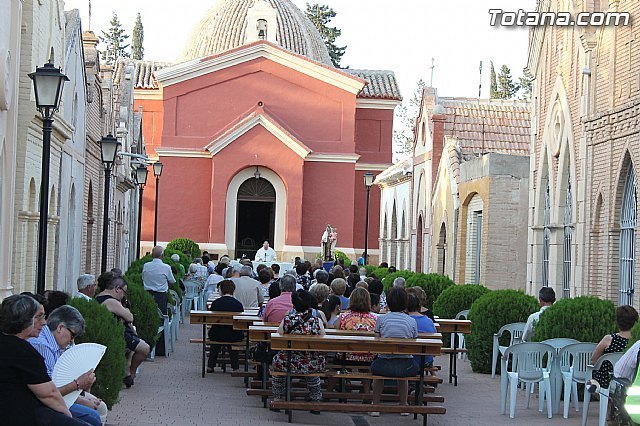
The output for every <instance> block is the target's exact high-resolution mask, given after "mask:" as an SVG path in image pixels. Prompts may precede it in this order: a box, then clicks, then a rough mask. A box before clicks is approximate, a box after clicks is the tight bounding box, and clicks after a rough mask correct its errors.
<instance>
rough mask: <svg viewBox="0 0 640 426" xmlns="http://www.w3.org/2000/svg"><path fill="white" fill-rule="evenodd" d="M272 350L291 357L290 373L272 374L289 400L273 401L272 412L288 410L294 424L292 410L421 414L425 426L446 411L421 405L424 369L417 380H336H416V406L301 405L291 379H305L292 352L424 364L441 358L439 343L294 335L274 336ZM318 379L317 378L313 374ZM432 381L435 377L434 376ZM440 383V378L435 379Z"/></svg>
mask: <svg viewBox="0 0 640 426" xmlns="http://www.w3.org/2000/svg"><path fill="white" fill-rule="evenodd" d="M270 341H271V349H273V350H279V351H285V352H287V353H288V354H289V356H288V359H287V371H285V372H272V374H273V375H274V376H275V375H282V376H284V377H285V378H286V386H285V388H286V400H285V401H272V402H271V408H274V409H286V410H287V411H288V417H289V419H288V420H289V423H291V421H292V412H293V410H315V411H339V412H366V411H379V412H386V413H405V412H408V413H413V414H414V418H415V417H417V415H418V414H422V415H423V425H426V423H427V415H428V414H444V413H445V412H446V409H445V408H444V407H442V406H427V405H422V404H423V403H424V401H423V395H424V380H425V374H424V369H420V375H419V376H418V377H410V378H397V377H384V376H377V375H372V374H365V373H355V374H354V373H348V374H346V375H344V376H343V375H342V373H341V374H338V373H336V375H335V376H336V377H337V376H340V377H354V378H357V379H374V380H375V379H382V380H387V379H388V380H417V382H418V388H417V390H416V395H415V404H416V405H414V406H399V405H396V406H390V405H382V404H368V405H364V404H345V403H331V402H315V401H314V402H301V401H292V400H291V377H293V376H305V375H303V374H295V373H292V372H291V356H290V354H291V352H292V351H312V352H352V353H353V352H356V353H361V352H370V353H377V354H395V355H419V356H421V357H422V360H421V363H422V364H424V357H425V356H426V355H439V354H440V349H441V347H442V341H441V340H440V339H422V338H418V339H388V338H381V337H372V336H362V335H357V336H351V335H326V336H307V335H292V334H283V335H281V334H278V333H273V334H271V338H270ZM314 375H316V374H314ZM317 375H318V376H323V377H326V376H327V374H326V373H317ZM431 377H433V376H431ZM435 379H437V378H435Z"/></svg>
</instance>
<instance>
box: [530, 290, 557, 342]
mask: <svg viewBox="0 0 640 426" xmlns="http://www.w3.org/2000/svg"><path fill="white" fill-rule="evenodd" d="M538 301H539V302H540V310H539V311H538V312H534V313H532V314H531V315H529V318H528V319H527V324H526V325H525V326H524V332H523V333H522V341H523V342H528V341H530V340H531V338H532V337H533V330H534V329H535V327H536V324H537V323H538V321H540V315H541V314H542V313H543V312H544V311H545V310H547V308H548V307H549V306H551V305H553V303H554V302H555V301H556V292H555V291H553V289H552V288H551V287H542V288H541V289H540V292H538Z"/></svg>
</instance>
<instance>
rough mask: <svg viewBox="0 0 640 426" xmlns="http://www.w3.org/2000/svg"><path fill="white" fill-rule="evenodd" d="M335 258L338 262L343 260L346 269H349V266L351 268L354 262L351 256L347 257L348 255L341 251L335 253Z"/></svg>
mask: <svg viewBox="0 0 640 426" xmlns="http://www.w3.org/2000/svg"><path fill="white" fill-rule="evenodd" d="M333 257H334V258H335V260H336V261H337V260H338V259H343V260H344V266H345V268H348V267H349V266H351V262H353V260H352V259H351V258H350V257H349V256H347V255H346V254H344V253H343V252H341V251H340V250H336V251H335V252H334V255H333Z"/></svg>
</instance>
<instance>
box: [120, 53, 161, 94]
mask: <svg viewBox="0 0 640 426" xmlns="http://www.w3.org/2000/svg"><path fill="white" fill-rule="evenodd" d="M129 64H133V67H134V69H133V83H134V87H135V88H136V89H157V88H158V84H157V83H156V80H155V77H154V76H153V73H154V72H155V71H157V70H160V69H162V68H165V67H168V66H169V65H171V64H170V63H168V62H153V61H136V60H133V59H119V60H118V61H117V62H116V67H115V70H114V71H113V79H114V81H120V80H121V79H122V77H123V74H124V72H125V69H126V68H127V65H129Z"/></svg>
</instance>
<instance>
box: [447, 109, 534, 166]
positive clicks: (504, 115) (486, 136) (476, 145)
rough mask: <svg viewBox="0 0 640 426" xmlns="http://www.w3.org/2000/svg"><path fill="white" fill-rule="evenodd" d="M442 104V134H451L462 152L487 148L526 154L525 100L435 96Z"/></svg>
mask: <svg viewBox="0 0 640 426" xmlns="http://www.w3.org/2000/svg"><path fill="white" fill-rule="evenodd" d="M438 103H440V104H441V105H442V106H443V107H444V110H445V112H444V114H445V115H446V117H447V119H446V122H445V135H446V136H450V137H452V138H455V139H456V140H457V143H458V145H459V147H460V151H461V154H462V156H463V157H464V158H465V159H466V158H467V157H468V156H474V157H475V156H478V155H481V154H484V153H487V152H497V153H501V154H510V155H529V144H530V141H531V140H530V134H531V116H530V104H529V103H528V102H525V101H515V100H496V99H491V100H489V99H480V100H479V99H467V98H438Z"/></svg>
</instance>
